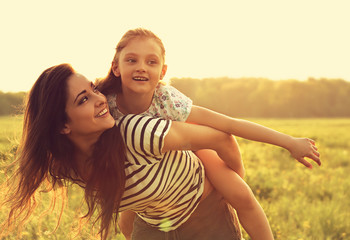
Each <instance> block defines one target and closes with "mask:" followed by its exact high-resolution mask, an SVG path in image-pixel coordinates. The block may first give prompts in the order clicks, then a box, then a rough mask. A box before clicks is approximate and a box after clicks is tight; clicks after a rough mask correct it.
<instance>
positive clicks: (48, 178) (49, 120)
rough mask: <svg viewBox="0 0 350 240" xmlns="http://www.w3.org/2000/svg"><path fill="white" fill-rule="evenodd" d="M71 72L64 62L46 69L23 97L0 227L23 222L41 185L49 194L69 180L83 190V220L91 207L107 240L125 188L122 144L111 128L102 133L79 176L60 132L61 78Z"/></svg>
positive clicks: (71, 147) (62, 108)
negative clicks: (17, 142)
mask: <svg viewBox="0 0 350 240" xmlns="http://www.w3.org/2000/svg"><path fill="white" fill-rule="evenodd" d="M74 73H75V72H74V70H73V68H72V67H71V66H70V65H69V64H60V65H57V66H53V67H51V68H48V69H47V70H45V71H44V72H43V73H42V74H41V75H40V76H39V78H38V79H37V81H36V82H35V84H34V86H33V87H32V89H31V91H30V92H29V94H28V97H27V102H26V107H25V113H24V122H23V135H22V139H21V142H20V145H19V148H18V150H17V153H16V161H15V164H16V166H18V168H17V169H16V171H15V173H14V175H13V176H12V177H11V178H10V179H9V180H8V184H10V185H13V183H16V184H15V185H13V187H10V190H9V192H8V194H7V196H6V199H5V201H4V203H6V204H9V205H10V212H9V216H8V219H7V221H6V222H5V223H4V224H3V225H2V226H0V227H1V228H2V230H4V229H5V228H7V229H11V228H13V227H14V225H15V224H16V225H18V226H23V225H24V224H25V222H26V221H27V220H28V218H29V217H30V215H31V213H32V212H33V210H34V209H35V207H36V201H35V193H36V192H37V190H38V189H39V187H40V186H41V185H43V183H45V182H47V183H48V184H49V189H50V190H53V191H54V192H55V191H56V190H57V189H58V188H59V187H63V186H66V185H67V183H69V182H73V183H78V184H79V185H80V186H84V189H85V200H86V203H87V206H88V212H87V214H86V215H85V216H84V217H87V218H88V219H90V218H91V216H92V214H93V213H94V212H95V210H96V209H97V211H98V214H97V220H99V221H100V224H101V225H100V232H99V233H100V235H101V237H102V239H106V238H107V235H108V232H109V230H110V227H111V224H112V223H113V222H114V223H116V220H117V213H118V208H119V204H120V200H121V197H122V194H123V192H124V185H125V172H124V164H125V148H124V143H123V140H122V138H121V135H120V132H119V129H118V127H117V126H114V127H113V128H111V129H109V130H107V131H105V132H104V133H103V134H102V135H101V136H100V138H99V140H98V142H97V143H96V144H95V146H94V149H93V155H92V157H91V159H90V160H89V163H90V164H89V165H88V166H86V169H92V170H91V171H88V175H87V177H85V176H86V172H85V173H84V176H81V174H80V173H82V171H84V170H86V169H79V168H78V163H77V161H75V159H74V152H75V147H74V145H73V143H72V142H71V141H70V140H69V139H68V137H67V136H66V135H64V134H61V130H62V129H63V127H64V124H65V123H66V122H67V119H68V117H67V114H66V112H65V107H66V101H67V91H68V89H67V88H68V87H67V80H68V79H69V77H71V76H72V75H73V74H74ZM54 198H56V195H54ZM54 200H55V199H54ZM62 201H66V200H65V199H62ZM97 220H96V221H97ZM96 221H95V222H96ZM58 224H59V223H58ZM18 229H21V228H20V227H19V228H18ZM2 230H0V236H1V232H2Z"/></svg>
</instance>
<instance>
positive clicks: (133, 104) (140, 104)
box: [116, 93, 153, 114]
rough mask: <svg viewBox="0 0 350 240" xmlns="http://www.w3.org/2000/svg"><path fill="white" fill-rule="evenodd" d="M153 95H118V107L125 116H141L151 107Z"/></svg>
mask: <svg viewBox="0 0 350 240" xmlns="http://www.w3.org/2000/svg"><path fill="white" fill-rule="evenodd" d="M152 99H153V93H150V94H123V93H120V94H118V95H117V99H116V102H117V107H118V110H119V111H120V112H122V113H123V114H130V113H132V114H140V113H143V112H145V111H147V109H148V108H149V107H150V105H151V103H152Z"/></svg>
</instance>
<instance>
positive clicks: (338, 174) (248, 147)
mask: <svg viewBox="0 0 350 240" xmlns="http://www.w3.org/2000/svg"><path fill="white" fill-rule="evenodd" d="M250 120H252V121H254V122H257V123H260V124H263V125H265V126H268V127H271V128H273V129H276V130H279V131H282V132H284V133H287V134H291V135H293V136H297V137H310V138H313V139H314V140H316V143H317V146H318V148H319V152H320V153H321V159H322V166H321V167H318V166H316V164H313V165H314V169H313V170H310V169H307V168H305V167H304V166H302V165H301V164H300V163H298V162H297V161H295V160H293V159H292V158H291V157H290V156H289V153H288V152H287V151H286V150H284V149H281V148H278V147H275V146H271V145H267V144H262V143H256V142H251V141H248V140H244V139H240V138H239V139H238V142H239V144H240V147H241V151H242V157H243V160H244V164H245V168H246V181H247V183H248V184H249V185H250V186H251V188H252V190H253V192H254V193H255V195H256V197H257V199H258V200H259V202H260V203H261V205H262V206H263V208H264V210H265V212H266V215H267V216H268V218H269V221H270V224H271V227H272V230H273V232H274V235H275V239H277V240H278V239H281V240H319V239H321V240H328V239H329V240H341V239H350V230H349V229H350V191H349V190H350V174H349V172H350V119H283V120H281V119H250ZM21 127H22V126H21V118H13V117H1V118H0V129H1V130H0V164H1V169H0V183H1V182H3V181H4V175H3V167H4V166H5V165H6V163H9V162H10V161H11V158H12V153H11V149H12V148H13V146H15V145H16V141H15V140H16V138H17V139H18V137H19V136H20V133H21ZM12 152H13V151H12ZM45 195H47V194H43V200H42V203H43V204H42V205H43V206H42V207H40V208H39V209H38V210H37V211H36V214H35V215H34V217H33V218H32V219H31V220H30V222H29V223H28V225H27V228H26V229H24V230H23V235H22V238H21V239H28V240H29V239H30V240H32V239H45V240H46V239H70V238H71V236H72V235H73V234H74V233H75V231H74V230H72V227H76V226H77V222H78V220H77V217H76V216H77V215H78V214H77V213H76V212H77V211H76V209H77V208H78V207H79V206H80V205H81V202H82V201H83V199H82V196H83V195H82V191H81V189H79V188H78V187H71V188H70V189H69V202H68V205H67V206H66V208H65V211H64V214H63V218H62V222H61V225H60V227H59V228H58V230H57V232H56V233H55V234H51V235H50V234H48V233H49V232H50V231H52V230H53V229H54V228H55V226H56V216H57V214H58V213H55V212H54V213H52V214H49V215H47V216H45V217H44V218H40V217H39V216H40V213H41V212H43V211H44V209H45V208H46V207H47V206H48V204H49V200H48V197H47V196H45ZM5 217H6V209H1V211H0V221H1V220H4V219H5ZM40 221H41V223H42V224H41V230H40V231H38V227H37V226H38V222H40ZM90 227H91V226H90V225H87V226H86V227H85V228H84V229H83V231H82V233H81V234H80V235H79V237H77V238H76V239H92V237H91V235H89V233H90ZM244 235H245V239H247V240H248V239H249V237H248V236H247V235H246V234H245V233H244ZM5 239H15V236H14V235H10V236H9V237H8V238H5ZM110 239H120V240H121V239H124V238H123V237H122V236H120V235H117V236H116V235H114V236H111V237H110Z"/></svg>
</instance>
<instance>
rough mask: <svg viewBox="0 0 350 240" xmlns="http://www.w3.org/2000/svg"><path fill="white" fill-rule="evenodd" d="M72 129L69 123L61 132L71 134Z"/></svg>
mask: <svg viewBox="0 0 350 240" xmlns="http://www.w3.org/2000/svg"><path fill="white" fill-rule="evenodd" d="M70 132H71V129H70V127H69V126H68V125H67V124H64V127H63V128H62V129H61V131H60V133H61V134H63V135H68V134H70Z"/></svg>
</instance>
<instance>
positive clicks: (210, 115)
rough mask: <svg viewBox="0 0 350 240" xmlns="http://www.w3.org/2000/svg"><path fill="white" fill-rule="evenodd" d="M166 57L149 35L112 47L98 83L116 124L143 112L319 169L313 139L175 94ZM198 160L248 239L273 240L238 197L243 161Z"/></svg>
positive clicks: (133, 34)
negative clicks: (271, 149)
mask: <svg viewBox="0 0 350 240" xmlns="http://www.w3.org/2000/svg"><path fill="white" fill-rule="evenodd" d="M164 58H165V49H164V46H163V44H162V41H161V40H160V39H159V38H158V37H157V36H156V35H155V34H153V33H152V32H151V31H148V30H145V29H135V30H129V31H128V32H126V33H125V34H124V36H123V37H122V39H121V40H120V42H119V43H118V45H117V47H116V53H115V56H114V59H113V62H112V66H111V69H110V71H109V74H108V76H107V77H106V78H105V79H103V80H101V81H100V83H99V89H100V91H101V92H102V93H104V94H106V95H107V98H108V102H109V106H110V109H111V113H112V115H113V117H114V118H115V119H118V118H120V117H121V116H123V115H125V114H128V113H134V114H141V113H143V114H146V115H152V116H157V117H162V118H166V119H171V120H175V121H187V122H191V123H196V124H200V125H206V126H209V127H213V128H216V129H218V130H220V131H223V132H226V133H229V134H233V135H236V136H239V137H242V138H246V139H250V140H255V141H259V142H265V143H270V144H274V145H277V146H280V147H283V148H285V149H287V150H288V151H289V152H290V153H291V155H292V156H293V157H294V158H295V159H297V160H298V161H299V162H300V163H302V164H303V165H305V166H306V167H308V168H312V165H311V164H310V163H309V162H308V161H306V160H305V159H304V157H308V158H310V159H312V160H313V161H315V162H317V164H319V165H320V159H319V153H318V152H317V148H316V146H315V143H314V141H313V140H311V139H307V138H294V137H291V136H288V135H285V134H282V133H280V132H277V131H274V130H272V129H269V128H266V127H263V126H261V125H258V124H255V123H252V122H249V121H245V120H239V119H234V118H230V117H228V116H225V115H222V114H219V113H216V112H213V111H211V110H209V109H205V108H202V107H199V106H195V105H192V101H191V100H190V99H188V98H187V97H186V96H184V95H183V94H181V93H180V92H179V91H177V90H176V89H174V88H173V87H171V86H167V85H164V84H162V83H161V80H162V79H163V77H164V75H165V73H166V71H167V65H165V59H164ZM228 151H230V150H229V149H228ZM197 156H198V157H199V158H200V159H201V161H202V162H203V164H204V166H205V171H206V174H207V176H208V177H209V179H210V181H211V182H212V184H213V185H214V187H215V188H216V189H217V190H218V191H219V192H220V193H221V194H222V195H223V196H224V198H225V199H226V200H227V201H228V202H229V203H230V204H231V205H232V207H233V208H235V209H236V211H237V214H238V217H239V219H240V221H241V224H242V226H243V227H244V228H245V230H246V231H247V233H248V234H249V235H250V236H251V238H252V239H254V240H255V239H264V240H266V239H273V235H272V233H271V229H270V226H269V223H268V221H267V219H266V216H265V214H264V212H263V210H262V209H261V207H260V205H259V204H258V203H257V201H256V200H255V199H252V198H254V196H253V195H252V194H245V195H242V194H241V192H240V188H241V187H242V186H243V185H244V184H245V183H244V182H243V181H242V179H241V178H240V177H239V176H241V177H243V176H244V168H243V164H242V162H241V160H240V159H232V161H230V162H225V163H226V164H224V163H223V162H222V161H221V160H220V159H218V157H217V156H215V154H214V153H212V152H209V153H208V151H198V152H197ZM227 165H228V166H229V167H230V168H231V169H232V170H234V171H232V170H231V169H229V168H228V167H227ZM238 175H239V176H238ZM123 215H124V216H123ZM123 219H132V214H131V213H125V214H122V216H121V228H122V231H123V233H125V235H126V237H128V235H129V234H130V231H131V229H132V227H131V226H130V225H129V226H128V224H131V223H130V222H129V223H126V221H123ZM130 221H131V220H130ZM123 228H124V230H123Z"/></svg>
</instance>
